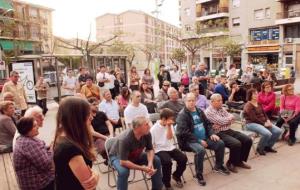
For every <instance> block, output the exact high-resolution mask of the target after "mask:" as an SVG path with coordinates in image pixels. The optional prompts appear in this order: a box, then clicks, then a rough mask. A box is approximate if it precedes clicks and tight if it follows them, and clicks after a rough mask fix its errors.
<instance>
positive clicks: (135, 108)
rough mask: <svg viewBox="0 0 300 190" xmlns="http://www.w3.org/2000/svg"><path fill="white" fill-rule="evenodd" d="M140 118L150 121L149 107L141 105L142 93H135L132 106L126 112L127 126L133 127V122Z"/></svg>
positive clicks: (132, 96)
mask: <svg viewBox="0 0 300 190" xmlns="http://www.w3.org/2000/svg"><path fill="white" fill-rule="evenodd" d="M139 116H143V117H146V118H147V119H149V113H148V110H147V107H146V106H145V105H144V104H141V93H140V92H139V91H133V92H132V95H131V104H129V105H128V106H127V107H126V108H125V110H124V118H125V124H126V126H127V127H131V123H132V120H133V119H134V118H136V117H139Z"/></svg>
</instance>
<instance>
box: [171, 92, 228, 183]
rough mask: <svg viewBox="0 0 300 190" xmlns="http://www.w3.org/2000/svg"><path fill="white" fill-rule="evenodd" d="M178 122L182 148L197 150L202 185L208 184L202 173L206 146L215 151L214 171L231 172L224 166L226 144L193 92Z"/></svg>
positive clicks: (178, 137) (198, 178)
mask: <svg viewBox="0 0 300 190" xmlns="http://www.w3.org/2000/svg"><path fill="white" fill-rule="evenodd" d="M176 123H177V127H176V136H177V140H178V144H179V147H180V149H181V150H183V151H193V152H195V170H196V178H197V180H198V183H199V184H200V185H206V182H205V180H204V178H203V175H202V173H203V160H204V155H205V148H208V149H212V150H214V151H215V155H216V165H215V167H214V171H216V172H219V173H222V174H224V175H228V174H229V171H228V170H227V169H226V168H225V167H224V166H223V162H224V150H225V145H224V143H223V141H222V140H220V138H219V137H218V136H217V135H215V134H214V132H213V130H212V128H211V123H210V122H209V121H208V120H207V118H206V116H205V115H204V112H203V111H201V110H200V109H198V108H197V107H196V97H195V95H194V94H193V93H188V94H187V95H186V98H185V107H184V108H183V109H182V110H181V111H180V112H179V114H178V117H177V119H176Z"/></svg>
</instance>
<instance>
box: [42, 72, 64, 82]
mask: <svg viewBox="0 0 300 190" xmlns="http://www.w3.org/2000/svg"><path fill="white" fill-rule="evenodd" d="M43 76H44V80H45V81H46V82H47V83H48V85H49V86H55V85H56V81H57V80H56V72H55V71H48V72H45V73H44V75H43ZM62 80H63V79H62V77H61V76H59V82H60V84H61V83H62Z"/></svg>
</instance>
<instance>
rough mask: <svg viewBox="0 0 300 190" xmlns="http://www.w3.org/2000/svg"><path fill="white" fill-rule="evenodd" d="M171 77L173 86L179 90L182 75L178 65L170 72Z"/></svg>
mask: <svg viewBox="0 0 300 190" xmlns="http://www.w3.org/2000/svg"><path fill="white" fill-rule="evenodd" d="M170 76H171V86H172V87H174V88H175V89H176V90H178V84H179V83H180V81H181V74H180V71H179V68H178V65H174V66H173V70H172V71H170Z"/></svg>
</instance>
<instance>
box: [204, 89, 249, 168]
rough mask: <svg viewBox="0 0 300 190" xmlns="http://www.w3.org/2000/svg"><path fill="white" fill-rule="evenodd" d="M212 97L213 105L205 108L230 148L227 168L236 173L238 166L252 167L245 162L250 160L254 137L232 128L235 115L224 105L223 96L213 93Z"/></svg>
mask: <svg viewBox="0 0 300 190" xmlns="http://www.w3.org/2000/svg"><path fill="white" fill-rule="evenodd" d="M210 99H211V105H210V106H209V107H208V108H207V109H206V110H205V114H206V116H207V118H208V120H209V121H210V122H211V123H213V129H214V132H215V133H216V134H217V135H218V136H219V137H220V138H221V139H222V140H223V141H224V143H225V146H226V147H228V148H229V150H230V155H229V160H228V161H227V163H226V166H227V168H228V169H229V170H230V171H231V172H234V173H237V172H238V171H237V169H236V167H241V168H245V169H251V167H250V166H249V165H248V164H246V163H245V162H246V161H247V160H248V156H249V152H250V149H251V146H252V139H251V138H250V137H248V136H246V135H244V134H242V133H240V132H238V131H234V130H232V129H230V125H231V124H232V123H233V121H234V116H233V115H232V114H230V113H228V112H227V111H226V110H225V109H224V108H223V107H222V96H221V95H220V94H213V95H212V96H211V97H210Z"/></svg>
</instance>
